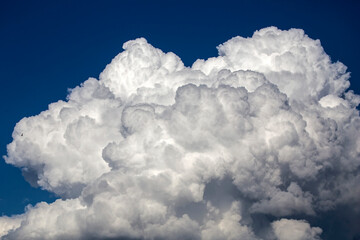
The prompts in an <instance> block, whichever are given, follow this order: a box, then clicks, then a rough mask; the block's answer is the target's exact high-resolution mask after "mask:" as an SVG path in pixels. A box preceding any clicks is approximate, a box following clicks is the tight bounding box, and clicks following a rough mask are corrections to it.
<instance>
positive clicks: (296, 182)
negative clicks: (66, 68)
mask: <svg viewBox="0 0 360 240" xmlns="http://www.w3.org/2000/svg"><path fill="white" fill-rule="evenodd" d="M123 48H124V51H123V52H122V53H120V54H119V55H118V56H116V57H115V58H114V59H113V60H112V62H111V63H110V64H109V65H107V67H106V68H105V70H104V71H103V72H102V73H101V74H100V78H99V80H97V79H94V78H90V79H88V80H87V81H85V82H84V83H83V84H81V85H80V86H78V87H76V88H74V89H72V90H71V92H70V93H69V95H68V97H67V101H58V102H56V103H52V104H50V105H49V109H48V110H46V111H44V112H41V113H40V114H39V115H37V116H33V117H28V118H24V119H22V120H21V121H20V122H19V123H17V125H16V127H15V129H14V132H13V141H12V143H10V144H9V145H8V148H7V150H8V152H7V156H5V157H4V158H5V161H6V162H7V163H8V164H12V165H14V166H17V167H19V168H21V169H22V171H23V175H24V177H25V178H26V179H27V180H28V181H29V182H30V183H31V184H32V185H33V186H39V187H41V188H43V189H46V190H48V191H50V192H53V193H55V194H56V195H58V196H59V197H60V198H61V199H58V200H56V201H55V202H54V203H50V204H48V203H44V202H41V203H38V204H36V205H35V206H29V207H28V208H27V209H26V211H25V213H24V214H22V215H17V216H13V217H6V216H4V217H0V226H1V228H0V236H2V239H203V240H207V239H209V240H210V239H214V240H215V239H217V240H220V239H224V240H225V239H228V240H229V239H279V240H282V239H304V240H305V239H308V240H310V239H320V238H321V234H322V232H326V231H327V229H321V228H319V227H318V226H311V225H310V223H309V222H311V221H312V220H311V219H316V218H317V219H320V220H319V221H318V222H321V218H322V216H324V214H325V213H328V212H331V211H332V212H336V210H337V209H338V207H339V206H349V207H351V208H353V209H354V212H353V214H354V215H357V216H359V214H360V213H359V209H360V207H359V206H360V201H359V195H358V194H359V192H360V185H359V184H358V182H359V180H360V171H359V169H360V147H359V146H360V118H359V112H358V110H357V109H356V107H357V105H358V104H359V102H360V100H359V99H360V97H359V96H358V95H356V94H355V93H353V92H352V91H346V90H347V88H348V87H349V85H350V83H349V73H347V72H346V67H345V66H344V65H343V64H342V63H340V62H336V63H332V62H331V60H330V57H329V56H328V55H327V54H326V53H325V52H324V50H323V48H322V47H321V44H320V41H319V40H312V39H310V38H309V37H308V36H307V35H305V34H304V32H303V31H302V30H300V29H290V30H288V31H282V30H279V29H277V28H275V27H269V28H265V29H261V30H259V31H256V32H255V33H254V35H253V36H252V37H251V38H242V37H235V38H233V39H230V40H229V41H227V42H225V43H224V44H221V45H220V46H219V47H218V50H219V56H218V57H214V58H210V59H207V60H202V59H199V60H197V61H195V63H194V64H193V66H192V67H185V66H184V64H183V63H182V61H181V59H180V58H179V57H178V56H176V55H175V54H174V53H164V52H162V51H161V50H160V49H157V48H155V47H153V46H152V45H150V44H149V43H147V41H146V40H145V39H143V38H139V39H136V40H132V41H129V42H127V43H125V44H124V46H123ZM295 219H297V220H295Z"/></svg>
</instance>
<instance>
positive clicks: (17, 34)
mask: <svg viewBox="0 0 360 240" xmlns="http://www.w3.org/2000/svg"><path fill="white" fill-rule="evenodd" d="M357 2H359V1H316V2H313V1H305V0H303V1H288V0H286V1H276V0H272V1H259V0H248V1H224V0H222V1H218V2H216V3H215V2H210V1H195V0H194V2H192V1H176V2H175V1H170V0H168V1H110V0H103V1H25V0H24V1H14V0H2V1H1V3H0V57H1V60H0V61H1V64H0V73H1V75H0V80H1V88H0V89H1V94H0V98H1V100H0V101H1V109H0V112H1V117H0V121H1V122H0V129H1V131H0V154H1V155H5V154H6V144H8V143H9V142H11V133H12V130H13V128H14V126H15V124H16V122H18V121H19V120H20V119H21V118H23V117H26V116H31V115H36V114H38V113H40V111H43V110H46V109H47V105H48V104H49V103H51V102H55V101H57V100H59V99H65V97H66V95H67V89H68V88H73V87H75V86H77V85H79V84H80V83H81V82H83V81H84V80H86V79H87V78H88V77H98V75H99V73H100V72H101V71H102V70H103V69H104V67H105V66H106V64H107V63H109V62H110V61H111V59H112V58H113V57H114V56H115V55H117V54H118V53H119V52H120V51H122V44H123V43H124V42H125V41H127V40H130V39H134V38H137V37H145V38H146V39H147V40H148V41H149V42H150V43H151V44H152V45H154V46H155V47H158V48H160V49H162V50H163V51H172V52H174V53H175V54H177V55H178V56H180V57H181V59H182V60H183V62H184V63H185V65H187V66H190V65H191V64H192V63H193V62H194V61H195V60H196V59H197V58H208V57H213V56H216V55H217V50H216V48H215V47H216V46H217V45H219V44H220V43H223V42H224V41H226V40H228V39H230V38H231V37H234V36H238V35H240V36H251V35H252V33H253V32H254V31H255V30H258V29H260V28H263V27H267V26H272V25H273V26H277V27H279V28H280V29H289V28H292V27H295V28H302V29H304V30H305V32H306V33H307V34H308V35H309V36H310V37H311V38H314V39H320V40H321V42H322V45H323V47H324V49H325V51H326V52H327V53H328V54H329V55H330V56H331V57H332V59H333V61H337V60H339V61H341V62H343V63H344V64H345V65H347V66H348V70H349V71H350V72H351V75H352V77H351V83H352V86H351V88H352V89H354V90H355V92H357V93H360V82H359V78H360V62H359V60H358V58H359V55H360V43H359V39H360V17H359V12H360V4H359V3H357ZM0 178H1V179H0V215H3V214H5V215H11V214H18V213H22V212H23V211H24V207H25V206H26V205H27V204H29V203H31V204H35V203H36V202H38V201H53V200H54V199H55V196H53V195H51V194H49V193H47V192H45V191H41V190H40V189H34V188H32V187H30V185H29V184H28V183H27V182H25V181H24V180H23V177H22V176H21V172H20V170H19V169H16V168H14V167H11V166H8V165H6V164H5V163H4V161H3V160H2V159H1V161H0Z"/></svg>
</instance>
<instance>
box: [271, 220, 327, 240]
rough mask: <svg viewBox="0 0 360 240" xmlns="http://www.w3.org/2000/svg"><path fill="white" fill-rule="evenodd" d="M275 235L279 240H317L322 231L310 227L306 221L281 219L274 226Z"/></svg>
mask: <svg viewBox="0 0 360 240" xmlns="http://www.w3.org/2000/svg"><path fill="white" fill-rule="evenodd" d="M271 225H272V227H273V229H274V232H275V235H276V237H277V238H278V239H279V240H316V239H320V238H319V235H320V234H321V232H322V230H321V229H320V228H318V227H310V224H309V223H307V222H306V221H301V220H292V219H284V218H283V219H281V220H279V221H275V222H273V223H272V224H271Z"/></svg>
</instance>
